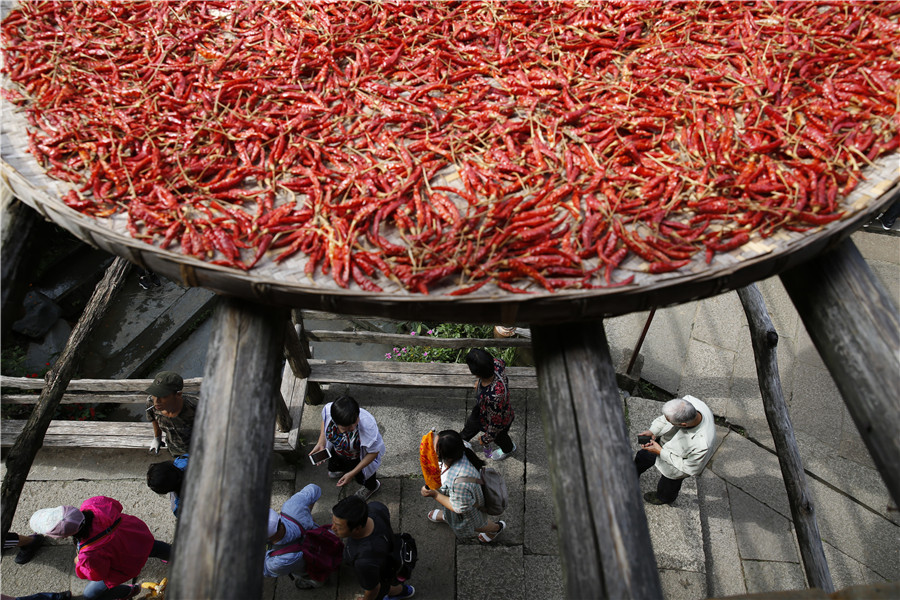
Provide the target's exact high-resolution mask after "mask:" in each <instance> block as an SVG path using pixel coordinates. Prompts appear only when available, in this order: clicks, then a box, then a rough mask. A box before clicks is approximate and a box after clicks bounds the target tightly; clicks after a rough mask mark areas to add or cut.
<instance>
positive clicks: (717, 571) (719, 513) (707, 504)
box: [697, 434, 747, 598]
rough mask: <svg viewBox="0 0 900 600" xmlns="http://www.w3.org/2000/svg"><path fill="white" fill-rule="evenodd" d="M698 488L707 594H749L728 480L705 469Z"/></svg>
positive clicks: (715, 595)
mask: <svg viewBox="0 0 900 600" xmlns="http://www.w3.org/2000/svg"><path fill="white" fill-rule="evenodd" d="M731 435H737V434H731ZM697 488H698V496H699V498H700V522H701V527H702V529H703V547H704V553H705V555H706V580H707V593H708V594H709V596H710V597H713V598H721V597H724V596H733V595H736V594H745V593H746V592H747V585H746V583H744V574H743V571H742V570H741V560H740V552H739V551H738V545H737V534H736V533H735V531H734V523H733V522H732V520H731V508H730V503H729V500H728V490H727V487H726V484H725V481H724V480H722V479H721V478H720V477H719V476H717V475H716V474H715V473H713V472H712V470H711V469H704V471H703V473H701V474H700V476H699V478H698V479H697Z"/></svg>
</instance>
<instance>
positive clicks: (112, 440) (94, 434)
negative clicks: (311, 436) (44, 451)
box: [0, 419, 293, 452]
mask: <svg viewBox="0 0 900 600" xmlns="http://www.w3.org/2000/svg"><path fill="white" fill-rule="evenodd" d="M23 427H25V421H20V420H13V419H4V420H3V421H0V447H3V448H9V447H11V446H12V445H13V444H14V443H15V441H16V438H17V437H19V434H20V433H22V428H23ZM281 436H282V437H281V439H279V436H278V435H276V436H275V444H274V446H273V449H274V450H275V452H290V451H291V450H293V446H291V444H290V442H289V439H290V437H289V436H290V433H283V434H281ZM152 440H153V426H152V425H151V424H150V422H149V421H148V422H140V421H136V422H124V421H50V427H49V429H47V434H46V435H45V436H44V443H43V445H44V446H53V447H68V448H147V447H148V446H149V445H150V442H151V441H152Z"/></svg>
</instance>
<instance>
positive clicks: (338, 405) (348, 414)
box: [331, 396, 359, 427]
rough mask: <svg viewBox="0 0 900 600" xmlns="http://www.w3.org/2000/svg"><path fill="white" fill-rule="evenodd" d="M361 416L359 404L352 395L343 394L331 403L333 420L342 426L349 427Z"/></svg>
mask: <svg viewBox="0 0 900 600" xmlns="http://www.w3.org/2000/svg"><path fill="white" fill-rule="evenodd" d="M358 418H359V404H358V403H357V402H356V400H354V399H353V397H352V396H341V397H340V398H338V399H337V400H335V401H334V404H332V405H331V420H332V421H334V422H335V423H337V424H338V425H340V426H341V427H349V426H350V425H353V424H354V423H356V420H357V419H358Z"/></svg>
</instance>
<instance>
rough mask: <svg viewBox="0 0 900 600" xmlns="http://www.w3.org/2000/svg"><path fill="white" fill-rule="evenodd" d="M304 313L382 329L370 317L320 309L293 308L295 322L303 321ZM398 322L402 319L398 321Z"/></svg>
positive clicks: (314, 316) (318, 317)
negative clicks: (371, 321)
mask: <svg viewBox="0 0 900 600" xmlns="http://www.w3.org/2000/svg"><path fill="white" fill-rule="evenodd" d="M303 315H306V316H307V318H310V319H316V320H320V321H346V322H348V323H350V324H351V325H353V326H354V327H356V328H357V329H363V330H365V331H378V332H380V331H382V330H381V328H380V327H378V326H377V325H375V324H373V323H370V322H369V321H368V319H366V318H365V317H353V316H349V315H338V314H334V313H329V312H322V311H318V310H300V309H297V308H295V309H293V310H292V311H291V318H292V319H293V321H294V323H298V324H299V323H301V322H302V320H303ZM378 320H379V321H391V320H393V319H378ZM397 322H398V323H399V322H400V321H397Z"/></svg>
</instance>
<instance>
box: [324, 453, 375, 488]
mask: <svg viewBox="0 0 900 600" xmlns="http://www.w3.org/2000/svg"><path fill="white" fill-rule="evenodd" d="M358 464H359V459H358V458H347V457H346V456H338V455H337V454H335V455H334V456H332V457H331V458H329V459H328V470H329V471H336V472H340V473H348V472H350V471H352V470H353V469H355V468H356V465H358ZM375 475H377V473H372V476H371V477H369V478H368V479H364V478H363V474H362V471H360V472H359V473H357V474H356V477H354V478H353V479H354V480H355V481H356V483H359V484H361V485H364V486H366V489H367V490H374V489H375V487H376V486H377V485H378V481H377V480H376V479H375Z"/></svg>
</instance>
